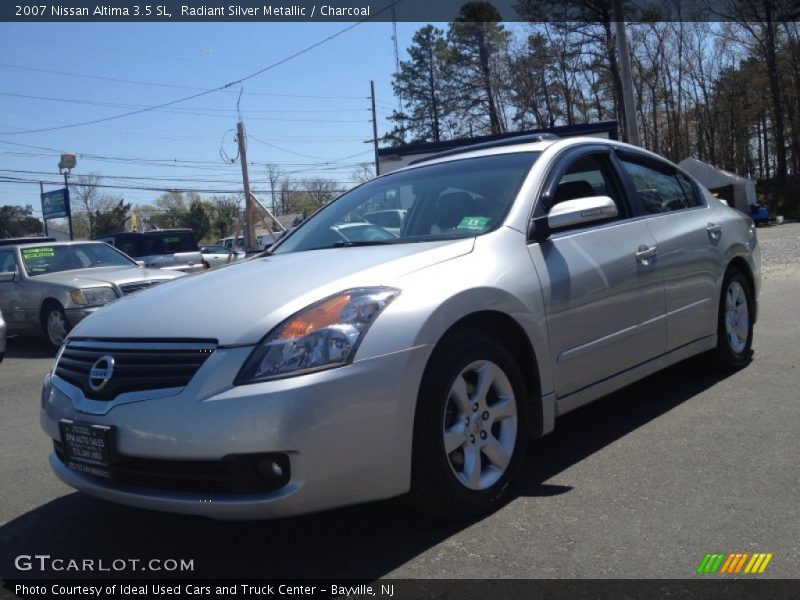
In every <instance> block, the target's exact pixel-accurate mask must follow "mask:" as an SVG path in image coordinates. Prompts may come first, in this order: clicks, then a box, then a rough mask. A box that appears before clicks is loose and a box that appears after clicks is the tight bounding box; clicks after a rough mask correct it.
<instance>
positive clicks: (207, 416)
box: [41, 137, 760, 519]
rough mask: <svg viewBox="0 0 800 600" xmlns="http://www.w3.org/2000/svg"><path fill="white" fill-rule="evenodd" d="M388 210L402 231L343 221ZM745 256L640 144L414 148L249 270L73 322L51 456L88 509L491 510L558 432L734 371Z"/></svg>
mask: <svg viewBox="0 0 800 600" xmlns="http://www.w3.org/2000/svg"><path fill="white" fill-rule="evenodd" d="M392 209H394V210H402V211H405V213H404V216H403V220H402V226H401V227H400V230H399V234H395V233H391V235H379V236H375V237H374V238H367V237H359V238H357V239H350V238H348V237H347V231H348V228H347V227H342V224H346V223H359V222H363V215H364V214H368V213H370V212H375V211H379V210H392ZM759 262H760V252H759V248H758V244H757V240H756V233H755V228H754V226H753V223H752V222H751V221H750V219H749V217H747V216H746V215H744V214H742V213H739V212H737V211H735V210H733V209H731V208H729V207H727V206H726V205H724V204H723V203H721V202H719V201H718V200H717V199H715V198H714V197H713V196H712V195H711V194H710V193H709V192H707V191H706V190H705V189H703V188H702V187H700V186H699V185H698V184H697V183H696V182H695V181H694V180H693V179H692V178H691V177H689V176H688V175H686V174H685V173H684V172H683V171H681V170H680V169H678V168H676V167H675V166H673V165H672V164H670V163H668V162H666V161H665V160H663V159H661V158H659V157H658V156H655V155H653V154H651V153H648V152H646V151H644V150H641V149H637V148H634V147H630V146H627V145H624V144H620V143H617V142H611V141H604V140H598V139H589V138H574V139H569V140H557V139H550V138H542V137H535V138H531V137H529V138H523V139H516V140H514V141H513V142H509V141H505V142H501V143H490V144H488V145H482V146H473V147H468V148H464V149H461V150H459V151H456V152H453V151H451V152H447V153H443V154H440V155H435V156H433V157H429V158H427V159H425V160H423V161H421V162H418V163H417V164H413V165H411V166H410V167H408V168H406V169H403V170H400V171H396V172H394V173H390V174H388V175H385V176H382V177H379V178H377V179H375V180H373V181H370V182H368V183H366V184H364V185H362V186H360V187H358V188H356V189H354V190H352V191H350V192H348V193H347V194H345V195H343V196H342V197H340V198H339V199H338V200H336V201H334V202H332V203H331V204H329V205H328V206H326V207H325V208H323V209H322V210H320V211H319V212H318V213H317V214H316V215H315V216H313V217H312V218H310V219H309V220H308V221H306V222H305V223H304V224H303V225H301V226H300V227H299V228H297V229H296V230H295V231H294V232H293V233H291V234H290V235H289V236H287V237H286V238H284V239H283V240H282V241H281V242H280V243H279V244H277V245H276V246H275V247H274V248H273V249H272V251H271V252H270V253H269V254H268V255H265V256H263V257H261V258H256V259H254V260H249V261H245V262H243V263H240V264H237V265H232V266H230V267H228V268H226V269H222V270H220V271H216V272H213V273H210V274H208V275H206V276H204V277H197V278H194V277H193V278H186V279H182V280H177V281H175V282H173V283H171V284H170V285H168V286H163V287H162V288H158V287H157V288H155V289H153V290H151V291H150V292H148V293H147V294H146V295H143V296H140V297H136V296H131V297H126V298H122V299H121V300H119V301H117V302H114V303H113V304H111V305H109V306H107V307H105V308H103V309H100V310H98V311H97V312H96V313H95V314H94V315H92V316H91V317H90V318H88V319H86V320H85V321H83V322H81V323H80V324H79V325H78V326H76V327H75V328H74V329H73V330H72V331H71V333H70V335H69V337H68V339H67V342H66V344H65V345H64V346H63V348H62V350H61V352H60V354H59V355H58V357H57V358H56V362H55V364H54V366H53V370H52V372H51V373H50V374H49V375H48V376H47V378H46V380H45V384H44V389H43V393H42V399H41V402H42V418H41V422H42V426H43V427H44V430H45V431H46V432H47V434H48V435H49V436H50V437H51V438H52V439H53V442H54V451H53V453H52V454H51V456H50V462H51V464H52V467H53V469H55V472H56V474H57V475H58V476H59V477H60V478H61V479H62V480H63V481H65V482H66V483H67V484H69V485H71V486H73V487H75V488H77V489H79V490H83V491H85V492H87V493H89V494H92V495H94V496H97V497H100V498H104V499H106V500H110V501H113V502H119V503H122V504H128V505H132V506H138V507H145V508H151V509H157V510H165V511H174V512H181V513H193V514H198V515H207V516H212V517H218V518H226V519H244V518H261V517H275V516H283V515H293V514H298V513H306V512H310V511H316V510H321V509H326V508H331V507H335V506H342V505H346V504H352V503H356V502H364V501H368V500H375V499H380V498H388V497H391V496H396V495H401V494H405V493H409V497H410V499H412V500H413V501H414V502H416V503H417V504H418V505H419V506H421V507H423V508H425V509H427V510H429V511H433V512H435V513H439V514H444V515H451V516H452V515H472V514H476V513H480V512H483V511H487V510H491V509H492V508H494V507H497V506H498V505H499V504H500V503H502V502H503V501H504V500H505V499H507V498H508V496H509V494H510V493H511V490H512V484H513V482H514V480H515V479H517V478H518V477H519V476H520V472H521V470H522V469H523V463H524V458H525V448H526V445H527V439H528V438H529V437H531V436H533V437H536V436H542V435H544V434H546V433H548V432H549V431H551V430H552V429H553V427H554V425H555V421H556V418H557V417H558V416H559V415H563V414H564V413H566V412H568V411H570V410H573V409H575V408H577V407H579V406H581V405H583V404H585V403H587V402H590V401H592V400H594V399H596V398H598V397H600V396H602V395H604V394H607V393H609V392H611V391H613V390H616V389H618V388H620V387H622V386H625V385H627V384H629V383H631V382H632V381H634V380H637V379H640V378H642V377H644V376H646V375H648V374H650V373H653V372H655V371H657V370H659V369H662V368H664V367H666V366H668V365H671V364H673V363H676V362H678V361H681V360H683V359H685V358H687V357H689V356H691V355H694V354H698V353H701V352H707V353H708V358H709V363H713V364H716V365H719V366H722V367H724V368H729V369H735V368H738V367H742V366H744V365H745V364H746V363H747V362H748V361H749V359H750V353H751V351H750V345H751V342H752V336H753V323H754V321H755V319H756V312H757V311H756V308H757V298H758V291H759V282H760V272H759ZM220 290H224V294H225V298H226V300H225V302H224V306H223V307H222V309H217V310H214V311H209V306H210V303H215V304H216V303H217V300H216V298H218V297H219V293H220ZM211 298H214V299H215V300H213V301H212V300H210V299H211ZM643 401H646V400H643ZM542 460H546V458H542Z"/></svg>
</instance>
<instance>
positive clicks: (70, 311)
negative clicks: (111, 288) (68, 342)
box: [64, 306, 101, 328]
mask: <svg viewBox="0 0 800 600" xmlns="http://www.w3.org/2000/svg"><path fill="white" fill-rule="evenodd" d="M98 308H101V307H100V306H90V307H88V308H67V309H65V310H64V315H65V316H66V318H67V323H69V326H70V328H72V327H75V325H77V324H78V323H80V322H81V321H83V320H84V319H85V318H86V317H88V316H89V315H91V314H92V313H93V312H95V311H96V310H97V309H98Z"/></svg>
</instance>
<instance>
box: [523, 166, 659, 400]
mask: <svg viewBox="0 0 800 600" xmlns="http://www.w3.org/2000/svg"><path fill="white" fill-rule="evenodd" d="M556 168H557V169H559V171H558V174H557V177H554V178H553V181H554V182H557V183H555V184H554V185H553V186H551V187H550V188H549V189H550V192H548V193H547V196H546V197H543V198H540V199H539V202H540V203H544V204H545V206H542V207H538V206H537V209H536V210H538V211H539V212H538V214H546V212H547V211H548V210H549V209H550V208H551V207H552V206H553V205H554V204H556V203H558V202H560V201H564V200H572V199H576V198H580V197H587V196H610V197H611V198H612V199H613V200H614V201H615V203H616V204H617V207H618V210H619V213H620V216H619V218H618V219H615V220H613V221H610V222H601V223H598V224H594V225H590V226H584V227H582V228H579V229H575V230H568V231H561V232H558V233H553V234H551V235H550V236H549V238H548V239H546V240H545V241H543V242H539V243H534V244H531V245H529V251H530V255H531V258H532V259H533V262H534V265H535V267H536V271H537V273H538V276H539V280H540V283H541V286H542V291H543V294H544V303H545V309H546V311H547V329H548V333H549V336H550V342H551V344H550V347H551V353H552V356H551V360H552V364H553V365H554V373H555V390H556V395H557V397H558V398H560V399H561V398H564V397H566V396H569V395H570V394H572V393H575V392H578V391H580V390H582V389H584V388H586V387H588V386H590V385H592V384H594V383H597V382H599V381H602V380H603V379H606V378H608V377H611V376H613V375H616V374H618V373H621V372H623V371H625V370H627V369H630V368H631V367H635V366H636V365H638V364H641V363H643V362H645V361H647V360H649V359H652V358H654V357H656V356H658V355H660V354H662V353H663V352H664V349H665V337H666V325H665V306H664V289H663V283H662V280H661V277H660V276H659V275H658V273H657V271H656V269H655V264H656V261H657V258H656V257H657V252H656V239H655V237H654V236H653V234H652V233H651V232H650V230H649V229H648V227H647V224H646V223H645V222H644V220H642V219H635V218H631V217H632V214H631V211H630V208H629V206H628V204H627V202H626V201H625V198H624V194H623V192H622V186H621V185H620V182H619V181H618V180H617V177H616V175H615V172H614V170H613V168H612V166H611V161H610V157H609V154H608V151H605V152H595V153H589V154H585V155H583V156H577V157H575V158H573V159H571V162H568V163H567V164H565V165H562V166H561V167H560V168H559V167H558V166H557V167H556Z"/></svg>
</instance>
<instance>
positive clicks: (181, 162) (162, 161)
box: [0, 140, 370, 168]
mask: <svg viewBox="0 0 800 600" xmlns="http://www.w3.org/2000/svg"><path fill="white" fill-rule="evenodd" d="M0 144H9V145H12V146H19V147H23V148H31V149H34V150H45V151H48V152H53V153H54V154H60V153H61V150H57V149H55V148H49V147H47V146H35V145H33V144H21V143H19V142H8V141H5V140H0ZM367 152H370V151H369V150H364V151H360V152H357V153H355V154H351V155H348V156H343V157H340V158H336V159H330V160H328V161H324V162H318V163H290V162H286V163H282V162H276V161H267V162H260V161H248V164H249V165H255V166H264V167H266V166H267V165H278V166H289V167H291V166H301V167H313V166H326V165H331V164H335V163H337V162H338V161H344V160H347V159H348V158H354V157H356V156H361V155H363V154H366V153H367ZM75 155H76V156H77V157H78V158H85V159H91V160H101V161H102V160H105V161H111V162H124V163H137V164H142V165H147V164H151V165H153V166H180V167H181V168H198V167H199V168H205V166H203V165H211V166H216V167H220V166H222V164H224V163H220V162H219V161H218V160H216V161H214V160H188V159H178V158H175V159H173V158H144V157H131V156H105V155H100V154H90V153H80V152H76V153H75Z"/></svg>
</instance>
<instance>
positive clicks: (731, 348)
mask: <svg viewBox="0 0 800 600" xmlns="http://www.w3.org/2000/svg"><path fill="white" fill-rule="evenodd" d="M743 336H744V337H743ZM752 345H753V292H752V290H751V288H750V283H749V282H748V281H747V278H746V277H745V276H744V274H743V273H742V272H741V271H740V270H739V269H738V268H737V267H728V270H727V271H726V272H725V277H724V279H723V280H722V291H721V293H720V299H719V316H718V319H717V347H716V349H715V350H713V351H712V360H713V363H714V365H715V366H716V367H717V368H719V369H722V370H725V371H732V370H737V369H741V368H743V367H745V366H747V365H748V364H749V362H750V360H751V358H752Z"/></svg>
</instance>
